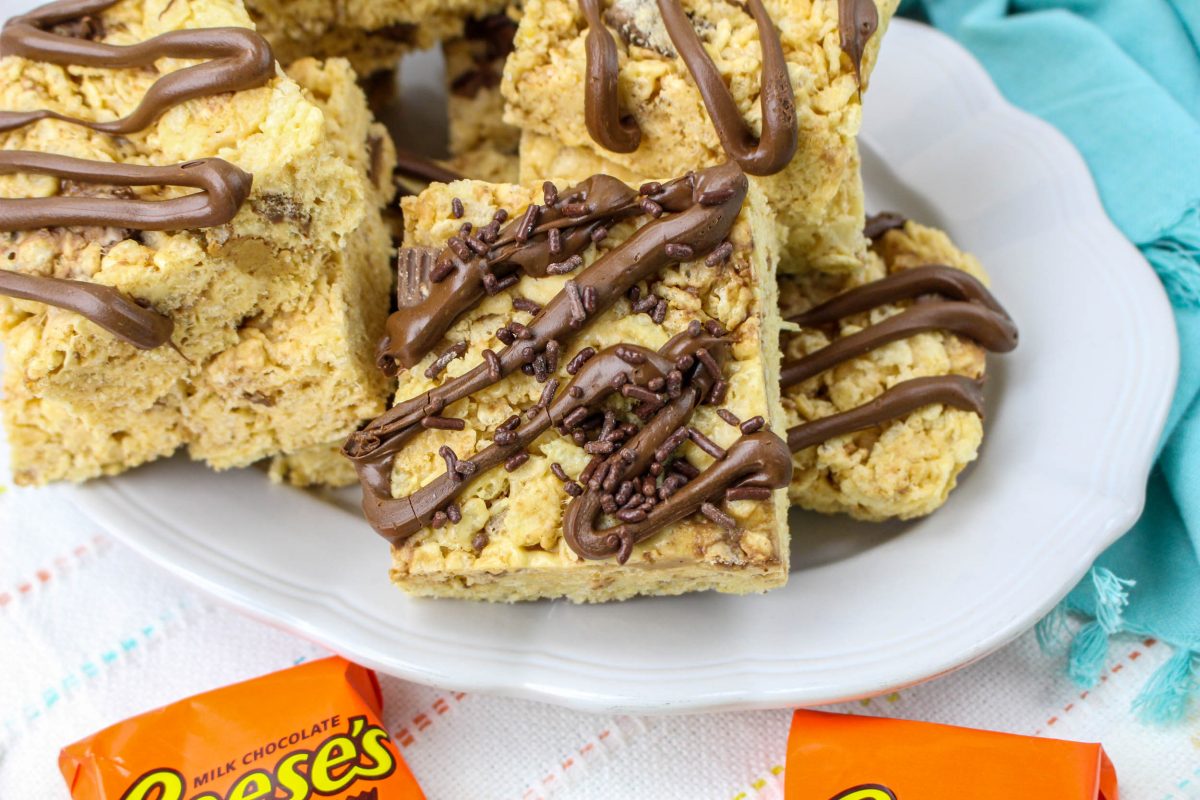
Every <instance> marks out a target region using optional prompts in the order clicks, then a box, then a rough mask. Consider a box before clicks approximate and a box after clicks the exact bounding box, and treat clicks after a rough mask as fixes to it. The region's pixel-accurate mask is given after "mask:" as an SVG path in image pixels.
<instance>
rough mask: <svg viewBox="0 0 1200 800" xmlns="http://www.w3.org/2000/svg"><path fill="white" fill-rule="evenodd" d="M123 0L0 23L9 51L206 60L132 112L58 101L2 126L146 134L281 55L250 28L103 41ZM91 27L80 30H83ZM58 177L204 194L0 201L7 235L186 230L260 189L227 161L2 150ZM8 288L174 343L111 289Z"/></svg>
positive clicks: (25, 284)
mask: <svg viewBox="0 0 1200 800" xmlns="http://www.w3.org/2000/svg"><path fill="white" fill-rule="evenodd" d="M115 2H116V0H60V1H59V2H56V3H50V4H48V5H45V6H42V7H41V8H38V9H35V10H33V11H31V12H29V13H27V14H23V15H21V16H17V17H13V18H11V19H10V20H8V22H7V23H5V25H4V28H3V30H2V31H0V56H19V57H22V58H28V59H33V60H39V61H45V62H49V63H52V64H60V65H79V66H86V67H105V68H112V69H121V68H143V69H147V68H153V67H154V65H155V62H156V61H157V60H158V59H160V58H186V59H207V61H205V63H201V64H196V65H193V66H190V67H186V68H184V69H181V70H178V71H176V72H172V73H170V74H168V75H165V76H163V77H162V78H160V79H159V80H158V81H156V82H155V83H154V85H153V86H151V87H150V89H149V90H148V91H147V92H146V96H145V97H144V98H142V101H141V102H140V103H139V104H138V106H137V108H136V109H134V111H133V112H132V113H131V114H129V115H128V116H126V117H123V118H121V119H118V120H110V121H107V122H96V121H88V120H82V119H76V118H74V117H68V116H65V115H63V114H60V113H58V112H55V111H51V110H49V109H40V110H35V111H0V132H3V131H9V130H14V129H16V128H20V127H22V126H25V125H29V124H31V123H34V122H37V121H38V120H43V119H54V120H59V121H62V122H67V123H71V124H75V125H83V126H85V127H88V128H91V129H92V130H96V131H100V132H103V133H109V134H125V133H132V132H134V131H139V130H143V129H144V128H146V127H147V126H149V125H151V124H152V123H153V122H154V121H155V120H156V119H158V118H159V117H160V116H161V115H162V114H163V113H164V112H165V111H166V110H167V109H169V108H171V107H173V106H176V105H178V104H180V103H183V102H186V101H188V100H191V99H194V98H197V97H201V96H208V95H214V94H220V93H224V92H236V91H240V90H242V89H249V88H253V87H256V86H262V85H264V84H266V83H267V82H268V81H270V80H271V78H272V77H273V76H274V74H275V60H274V57H273V56H272V54H271V48H270V46H269V45H268V44H267V42H266V40H265V39H263V38H262V37H261V36H259V35H258V34H257V33H255V32H254V31H252V30H249V29H246V28H209V29H202V30H181V31H171V32H168V33H164V34H162V35H160V36H156V37H154V38H152V39H149V40H147V41H145V42H140V43H138V44H133V45H127V46H117V45H110V44H105V43H103V42H97V41H94V40H93V36H94V37H95V38H98V37H99V36H101V35H102V34H103V25H102V23H101V21H100V20H99V17H96V16H94V15H98V14H99V13H100V12H102V11H104V10H106V9H108V8H110V7H111V6H113V5H114V4H115ZM77 30H78V31H82V32H84V33H86V34H88V35H86V36H83V37H80V36H75V35H72V34H73V33H75V32H76V31H77ZM22 172H24V173H34V174H41V175H53V176H55V177H58V178H62V179H67V180H72V181H76V182H80V183H89V184H97V183H101V184H115V185H117V186H188V187H194V188H197V189H200V190H201V191H199V192H196V193H194V194H190V195H185V196H183V197H177V198H173V199H170V200H158V201H151V200H140V199H137V198H134V197H69V196H57V197H37V198H0V231H18V230H30V229H34V228H48V227H60V226H73V225H82V226H89V225H97V226H105V227H114V228H125V229H134V230H182V229H186V228H201V227H211V226H216V225H223V224H225V223H226V222H228V221H229V220H231V219H232V218H233V217H234V215H236V214H237V212H238V209H239V208H241V205H242V203H243V202H245V200H246V198H247V196H249V194H250V185H251V176H250V175H249V174H248V173H246V172H243V171H242V170H240V169H238V168H237V167H235V166H233V165H232V164H230V163H228V162H227V161H223V160H221V159H219V158H211V159H199V160H196V161H189V162H187V163H184V164H178V165H174V166H168V167H149V166H142V165H133V164H128V165H126V164H114V163H110V162H102V161H87V160H83V159H78V158H70V157H67V156H59V155H53V154H49V153H39V152H26V151H20V150H12V151H0V175H8V174H13V173H22ZM0 293H4V294H8V295H12V296H14V297H22V298H25V299H30V300H39V301H41V302H44V303H48V304H50V305H54V306H58V307H60V308H65V309H69V310H72V311H76V312H78V313H79V314H81V315H83V316H84V317H87V318H88V319H90V320H92V321H93V322H95V323H96V324H97V325H100V326H101V327H103V328H105V329H106V330H108V331H109V332H111V333H112V334H113V335H114V336H117V337H118V338H120V339H122V340H124V341H127V342H129V343H130V344H132V345H134V346H136V347H139V348H143V349H149V348H153V347H158V346H159V345H162V344H165V343H167V342H169V341H170V337H171V331H172V327H173V323H172V322H171V320H170V319H169V318H168V317H165V316H163V315H160V314H158V313H157V312H154V311H152V310H150V309H146V308H143V307H142V306H140V305H138V304H137V303H135V302H134V301H133V300H131V299H130V298H128V297H126V296H124V295H122V294H121V293H120V292H118V291H116V290H115V289H113V288H111V287H108V286H93V285H90V284H86V283H80V282H78V281H68V280H62V279H57V278H48V277H39V276H30V275H22V274H18V273H7V272H5V273H0Z"/></svg>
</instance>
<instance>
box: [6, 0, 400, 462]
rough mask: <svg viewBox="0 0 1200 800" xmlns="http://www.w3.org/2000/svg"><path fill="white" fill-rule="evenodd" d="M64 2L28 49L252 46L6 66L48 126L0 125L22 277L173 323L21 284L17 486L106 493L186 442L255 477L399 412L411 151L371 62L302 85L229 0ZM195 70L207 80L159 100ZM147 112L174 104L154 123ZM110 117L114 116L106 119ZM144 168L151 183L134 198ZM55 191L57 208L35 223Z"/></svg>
mask: <svg viewBox="0 0 1200 800" xmlns="http://www.w3.org/2000/svg"><path fill="white" fill-rule="evenodd" d="M42 13H53V12H32V14H31V15H27V16H25V17H21V18H18V19H17V20H15V21H14V22H12V23H10V25H9V26H8V28H6V34H5V35H6V37H9V41H10V42H11V41H13V40H15V39H18V38H19V37H22V36H24V35H25V33H26V32H28V31H31V30H36V29H38V28H43V29H52V30H53V31H55V32H56V33H57V34H58V35H60V36H62V37H64V38H68V37H69V38H74V39H75V40H77V41H75V42H74V43H73V46H75V47H77V48H82V49H85V50H86V49H88V48H89V47H91V46H92V44H93V43H101V42H102V43H103V44H105V45H109V46H113V45H115V46H122V47H123V46H129V45H133V44H137V43H139V42H144V41H146V40H149V39H151V38H152V37H156V36H163V35H165V36H166V37H167V38H165V39H163V38H160V39H158V40H157V41H158V42H159V46H160V47H163V48H166V47H169V46H170V41H171V39H170V37H171V36H172V35H174V34H173V32H177V31H187V32H189V33H188V35H189V36H193V37H196V38H198V39H203V37H204V36H205V35H206V33H205V32H206V31H207V30H208V29H210V28H217V27H220V28H226V29H233V30H238V29H242V30H244V31H245V33H244V34H236V35H235V36H233V39H234V41H235V44H234V45H230V44H229V40H230V38H231V34H229V33H228V32H227V31H226V32H223V33H219V34H214V37H216V38H215V39H214V41H218V40H219V41H220V42H221V44H220V45H219V46H218V47H217V49H215V50H214V51H213V54H212V57H211V58H209V59H201V60H198V61H189V60H179V59H165V58H162V57H161V54H151V55H152V56H153V57H152V58H151V61H152V63H153V64H154V65H155V66H153V67H151V68H145V69H122V68H115V67H107V66H105V65H104V63H103V58H104V57H105V54H106V53H108V52H110V51H103V50H101V51H100V56H99V57H98V62H99V63H93V64H92V65H91V66H87V67H81V66H76V65H74V64H71V63H69V58H67V59H58V60H57V61H56V57H55V56H54V55H53V54H44V53H39V52H36V51H33V52H28V53H26V56H25V57H22V56H17V55H10V56H7V57H5V58H3V59H2V60H0V107H2V108H5V109H8V110H11V111H13V112H17V113H19V114H27V115H28V117H27V118H24V119H17V120H15V123H16V124H12V125H9V126H8V127H7V128H6V129H5V130H3V131H2V132H0V160H3V161H6V162H7V163H8V164H10V165H13V167H14V168H13V169H11V170H9V174H6V175H3V176H0V264H2V265H3V269H4V270H6V271H7V272H5V273H0V278H2V279H3V281H4V283H5V284H6V285H7V284H12V283H13V282H14V281H16V282H19V283H20V284H21V285H22V286H25V287H28V286H29V285H31V284H32V285H35V286H37V287H43V288H44V287H47V286H49V287H52V288H53V289H54V292H62V291H65V290H68V289H69V290H70V291H72V292H83V293H91V294H94V293H95V292H98V291H105V292H109V293H110V295H106V296H105V299H104V308H105V313H109V312H111V310H112V308H113V307H123V308H125V309H126V311H131V313H133V314H134V315H135V316H137V317H148V318H149V319H150V320H152V321H153V322H154V324H155V325H159V326H165V327H163V328H161V330H160V333H161V334H163V335H161V336H159V337H158V338H157V339H154V340H151V341H145V340H143V341H137V339H138V336H136V335H135V336H133V337H132V338H131V337H130V336H129V335H125V336H123V337H122V336H119V335H114V331H113V329H112V328H111V324H110V327H109V328H107V329H106V328H105V327H103V326H102V325H101V324H98V322H97V320H98V321H99V322H104V319H103V318H102V317H98V316H96V315H95V314H93V315H92V316H90V317H85V316H83V315H81V314H79V313H76V311H74V310H71V309H70V308H67V307H56V306H55V305H47V304H45V303H43V302H40V301H38V299H36V298H35V299H27V298H22V299H18V298H17V297H16V296H11V295H13V292H11V291H10V292H5V291H4V290H3V289H2V288H0V295H3V294H9V295H10V296H7V297H5V296H0V340H2V341H3V344H4V352H5V359H6V366H5V370H4V396H3V399H2V401H0V406H2V410H3V416H4V420H5V424H6V426H7V428H8V434H9V435H8V439H9V443H10V445H11V447H12V467H13V471H14V479H15V480H16V481H17V482H18V483H22V484H42V483H46V482H48V481H53V480H61V479H65V480H84V479H87V478H91V477H95V476H98V475H102V474H113V473H117V472H120V471H122V470H125V469H128V468H130V467H133V466H136V465H138V464H140V463H143V462H145V461H149V460H152V459H154V458H157V457H160V456H164V455H168V454H170V453H172V452H173V451H174V450H175V449H176V448H178V447H180V446H181V445H186V446H188V447H190V448H191V452H192V455H193V456H194V457H196V458H203V459H205V460H206V461H208V462H209V463H210V464H212V465H213V466H215V467H218V468H224V467H231V466H240V465H246V464H249V463H252V462H254V461H256V460H258V459H261V458H264V457H266V456H270V455H273V454H275V453H279V452H281V451H287V450H291V449H299V448H305V447H308V446H312V445H316V444H320V443H326V442H330V441H333V440H335V439H337V438H338V437H340V436H344V435H346V434H347V433H348V432H350V431H352V430H353V429H354V428H355V427H357V425H358V424H360V422H361V421H362V420H363V419H366V418H369V417H371V416H373V415H375V414H377V413H378V412H379V410H381V409H382V407H383V405H384V403H383V400H384V397H385V396H386V394H387V391H388V382H387V381H386V379H384V378H383V377H382V376H380V375H378V373H377V371H376V370H375V369H374V368H373V363H372V358H371V344H372V342H373V341H374V340H375V339H376V338H377V336H378V335H379V332H380V330H381V328H382V323H383V319H384V317H385V316H386V313H387V310H386V309H387V290H386V287H387V286H388V285H389V283H390V276H389V268H388V258H387V250H388V238H387V235H386V233H385V232H384V229H383V226H382V222H381V217H380V208H381V207H382V205H383V204H384V203H385V202H386V201H387V200H388V198H389V196H390V192H391V186H390V172H391V166H392V162H393V159H394V155H393V150H392V147H391V142H390V140H389V139H388V136H387V134H386V132H385V131H384V130H383V129H382V127H381V126H379V125H378V124H376V123H375V122H373V120H372V119H371V116H370V113H369V111H368V110H367V108H366V104H365V100H364V98H363V95H362V92H361V90H360V89H359V88H358V87H357V85H356V82H355V75H354V73H353V71H352V70H351V68H350V66H349V64H348V63H346V62H345V61H342V60H331V61H329V62H327V63H325V64H319V63H317V62H313V61H311V60H308V61H300V62H297V63H296V64H294V65H293V66H292V68H291V73H290V75H287V74H284V73H283V72H280V71H279V69H278V66H277V65H276V64H275V62H274V61H273V60H271V58H270V50H269V48H267V47H266V44H265V42H263V41H262V40H261V37H258V36H257V35H256V34H254V33H253V31H252V30H251V29H250V26H251V23H250V20H249V18H248V17H247V15H246V13H245V10H244V9H243V8H242V7H241V5H240V4H239V3H235V2H229V0H208V1H205V2H192V3H186V4H181V3H173V2H170V0H161V1H160V0H124V2H118V3H111V2H110V3H103V2H93V3H92V4H91V10H90V13H89V15H88V16H86V17H83V18H79V19H74V18H69V19H67V20H57V19H52V18H48V17H43V16H39V14H42ZM229 48H236V53H237V54H238V55H241V54H253V57H243V58H242V61H240V62H238V63H239V64H241V65H242V66H241V67H240V69H242V70H243V71H242V72H235V71H233V70H229V69H224V68H223V67H222V65H221V63H220V62H221V60H222V59H226V58H228V57H229V56H230V55H231V53H230V52H229ZM194 65H198V66H199V68H200V69H201V70H202V72H201V73H199V74H195V73H193V74H194V81H195V82H198V83H200V84H202V85H201V86H200V89H199V91H197V92H195V93H194V94H192V95H190V96H186V97H183V98H177V99H173V100H172V99H171V98H169V97H166V98H164V95H163V94H162V93H161V92H159V93H157V94H152V95H151V96H150V97H149V98H148V93H151V92H152V87H154V86H155V85H156V83H157V82H159V81H162V82H163V83H158V84H157V85H158V86H159V87H160V90H161V87H162V86H163V85H167V84H168V83H169V80H170V78H171V77H172V74H173V73H174V72H176V71H177V70H179V69H182V68H184V67H188V66H194ZM205 70H206V71H205ZM222 70H224V71H222ZM231 73H234V74H231ZM146 98H148V99H146ZM144 99H146V100H145V103H146V106H147V107H150V108H151V109H152V111H153V113H151V114H149V115H143V116H142V117H140V118H139V117H138V116H137V114H138V112H137V111H135V109H138V108H139V104H141V103H142V102H143V100H144ZM44 111H51V112H54V113H55V114H57V115H60V116H57V117H55V116H52V117H50V118H41V117H42V116H44V114H43V113H42V112H44ZM94 120H100V121H103V123H102V124H103V126H105V127H104V128H103V129H95V128H99V127H101V125H100V124H95V123H93V124H92V125H89V124H85V123H92V121H94ZM62 156H68V157H72V158H74V159H76V160H74V161H63V160H62V159H61V157H62ZM180 163H182V164H183V165H184V166H183V167H162V168H158V171H155V170H153V169H151V168H150V167H149V166H148V165H162V164H168V165H169V164H180ZM64 165H65V166H64ZM80 165H82V166H80ZM188 170H193V171H195V174H199V175H200V176H201V177H202V178H203V180H202V181H200V182H199V183H187V184H185V186H186V187H193V186H199V187H201V188H203V191H201V192H195V191H194V189H191V188H185V186H180V185H174V184H172V183H171V181H174V180H185V181H186V180H190V179H189V178H188V177H187V175H188V174H189V173H188ZM130 174H132V175H133V176H134V182H133V184H132V185H117V184H118V183H121V182H122V181H124V179H123V178H122V179H121V180H118V179H117V178H118V176H120V175H130ZM142 175H148V176H149V177H148V178H142V177H138V176H142ZM163 175H166V177H162V176H163ZM179 176H183V177H179ZM206 182H207V183H206ZM126 183H127V182H126ZM204 187H207V188H204ZM189 193H190V194H189ZM32 197H36V198H42V200H40V201H39V202H40V203H41V206H40V207H41V208H43V209H45V211H44V212H43V216H44V218H42V219H30V218H29V216H28V215H26V216H22V209H23V208H28V207H30V206H28V204H27V202H28V201H26V200H25V199H24V198H32ZM4 198H8V200H5V199H4ZM218 200H219V201H220V202H218ZM197 209H199V210H200V212H202V213H197ZM63 214H70V215H74V216H70V217H62V216H61V215H63ZM172 215H174V216H172ZM68 220H69V221H68ZM64 222H65V223H66V224H63V223H64ZM67 280H70V281H75V282H76V283H74V284H71V283H67V282H66V281H67ZM114 297H115V298H117V299H119V300H120V302H121V303H124V304H125V305H124V306H120V304H119V303H118V302H117V299H113V298H114ZM114 304H116V306H114ZM60 305H61V302H60ZM68 305H69V303H68ZM110 322H111V321H110ZM118 327H119V326H118ZM126 333H127V334H128V331H126ZM139 335H142V334H139Z"/></svg>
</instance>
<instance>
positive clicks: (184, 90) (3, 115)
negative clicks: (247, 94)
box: [0, 0, 275, 134]
mask: <svg viewBox="0 0 1200 800" xmlns="http://www.w3.org/2000/svg"><path fill="white" fill-rule="evenodd" d="M115 4H116V0H61V2H57V3H51V4H49V5H46V6H42V7H41V8H39V9H36V10H34V11H31V12H30V13H28V14H23V15H21V16H19V17H13V18H12V19H10V20H9V21H8V22H7V23H6V24H5V26H4V29H3V31H0V56H21V57H23V58H28V59H31V60H36V61H44V62H48V63H51V64H62V65H79V66H87V67H104V68H110V69H121V68H136V67H153V66H154V64H155V62H156V61H157V60H158V59H160V58H186V59H210V60H208V61H207V62H206V63H202V64H195V65H193V66H190V67H185V68H183V69H181V70H177V71H175V72H172V73H169V74H167V75H164V76H163V77H162V78H159V79H158V80H157V81H155V83H154V85H153V86H151V87H150V89H149V90H148V91H147V92H146V96H145V97H144V98H143V99H142V101H141V103H139V104H138V107H137V108H136V109H134V111H133V112H132V113H131V114H129V116H127V117H122V118H121V119H117V120H110V121H108V122H93V121H87V120H82V119H78V118H75V117H70V116H66V115H64V114H60V113H58V112H56V111H50V110H48V109H42V110H38V111H0V132H2V131H9V130H13V129H15V128H20V127H22V126H24V125H29V124H30V123H33V122H37V121H38V120H42V119H54V120H59V121H61V122H68V123H71V124H74V125H83V126H85V127H88V128H91V129H92V130H96V131H101V132H104V133H113V134H119V133H132V132H134V131H140V130H143V129H145V128H146V127H147V126H149V125H151V124H152V123H153V122H154V121H155V120H156V119H158V118H159V117H160V116H161V115H162V114H163V113H164V112H165V111H167V109H169V108H171V107H173V106H176V105H179V104H180V103H184V102H186V101H188V100H192V99H194V98H197V97H204V96H208V95H213V94H220V93H223V92H237V91H241V90H243V89H251V88H254V87H257V86H262V85H264V84H266V83H267V82H268V81H270V80H271V78H272V77H274V75H275V58H274V56H273V55H272V53H271V47H270V45H268V44H267V41H266V39H264V38H263V37H262V36H259V35H258V34H257V33H255V32H254V31H252V30H250V29H248V28H206V29H200V30H180V31H169V32H167V33H163V34H160V35H158V36H155V37H153V38H151V39H148V40H146V41H144V42H139V43H137V44H132V45H125V46H119V45H111V44H104V43H103V42H93V41H89V40H87V39H79V38H75V37H72V36H63V35H59V34H56V33H52V32H50V31H47V30H45V28H48V27H51V26H54V25H58V24H60V23H63V22H68V21H71V20H74V19H79V18H80V17H83V16H85V15H88V14H98V13H100V12H102V11H105V10H106V9H108V8H110V7H111V6H113V5H115Z"/></svg>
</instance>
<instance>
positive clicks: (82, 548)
mask: <svg viewBox="0 0 1200 800" xmlns="http://www.w3.org/2000/svg"><path fill="white" fill-rule="evenodd" d="M107 544H108V539H106V538H105V537H104V536H103V535H102V534H96V535H95V536H93V537H92V538H91V540H90V541H89V542H85V543H83V544H80V545H77V546H76V547H75V548H74V549H73V550H72V551H71V555H73V556H74V558H75V561H81V560H82V559H83V558H84V557H85V556H87V555H88V554H89V553H97V554H99V553H103V552H105V551H106V550H107V549H108V548H107V547H106V545H107ZM52 561H53V564H54V566H53V568H51V567H39V568H38V569H37V570H35V571H34V573H33V577H32V578H29V579H27V580H23V581H21V582H19V583H18V584H17V585H16V586H15V587H14V588H13V589H12V590H11V591H7V592H0V608H4V607H5V606H7V605H8V604H10V603H11V602H12V601H13V600H15V599H16V598H17V597H24V596H26V595H29V594H32V593H33V590H34V589H35V588H37V587H39V586H44V585H46V584H47V583H50V582H51V580H53V578H54V577H55V575H62V574H64V573H66V572H67V571H68V570H69V569H71V566H72V564H71V559H70V558H69V557H67V556H65V555H58V556H55V557H54V558H53V559H52Z"/></svg>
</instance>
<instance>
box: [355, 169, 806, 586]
mask: <svg viewBox="0 0 1200 800" xmlns="http://www.w3.org/2000/svg"><path fill="white" fill-rule="evenodd" d="M743 200H744V202H743ZM402 202H403V210H404V218H405V247H404V248H403V249H402V250H401V252H400V272H399V289H398V302H399V306H400V308H399V310H398V311H397V312H396V313H395V314H393V315H392V317H391V318H390V319H389V321H388V334H387V337H386V338H385V339H384V341H383V342H382V343H381V346H380V349H379V354H378V355H379V362H380V364H381V366H383V367H384V368H385V369H386V370H387V371H389V372H395V373H398V374H399V388H398V391H397V395H396V397H397V400H398V402H397V404H396V405H395V407H393V408H392V409H391V410H390V411H389V412H387V413H386V414H384V415H383V416H381V417H379V418H378V419H376V420H375V421H373V422H372V423H370V424H369V425H367V426H366V427H365V428H364V429H363V430H362V431H360V432H358V433H357V434H355V435H354V436H352V437H351V438H350V440H349V441H348V442H347V444H346V447H345V452H346V454H347V456H348V457H349V458H350V459H351V460H352V461H353V462H354V463H355V466H356V468H357V469H358V471H359V477H360V479H361V480H362V483H363V490H364V491H363V494H364V497H363V509H364V512H365V513H366V516H367V518H368V520H369V521H370V522H371V523H372V525H373V526H374V527H375V528H376V530H377V531H379V532H380V533H381V534H383V535H384V536H385V537H386V538H388V539H389V540H390V541H391V542H392V543H393V557H394V559H393V569H392V578H393V580H394V581H395V583H396V584H398V585H399V586H400V587H401V588H402V589H404V590H405V591H407V592H410V593H413V594H418V595H432V596H443V597H462V598H469V599H477V600H492V601H517V600H532V599H536V598H542V597H560V596H561V597H568V598H570V599H572V600H574V601H577V602H580V601H587V602H597V601H606V600H621V599H625V598H628V597H631V596H633V595H637V594H680V593H683V592H689V591H697V590H703V589H716V590H718V591H722V592H731V593H746V592H758V591H763V590H766V589H770V588H772V587H776V586H780V585H782V584H783V583H784V582H785V581H786V578H787V563H788V561H787V558H788V551H787V542H788V539H787V532H786V528H785V525H786V516H787V515H786V510H787V509H786V497H785V496H784V492H783V491H777V490H778V489H781V488H782V487H785V486H786V485H787V483H788V478H789V476H790V470H791V457H790V453H789V452H788V450H787V447H786V445H785V443H784V442H783V440H782V439H781V438H780V437H779V436H778V435H777V434H776V433H775V432H774V431H777V430H779V431H781V430H782V428H781V427H779V423H780V421H781V417H780V408H779V401H778V369H777V365H778V359H779V352H778V347H777V336H778V317H777V298H776V284H775V280H774V264H775V261H776V259H777V258H778V253H779V244H778V241H777V239H776V228H775V226H774V225H773V224H772V223H771V220H770V217H769V213H768V209H767V204H766V200H765V198H764V197H763V195H762V193H761V191H759V190H758V189H757V188H756V187H754V186H750V185H749V184H748V182H747V181H746V179H745V177H744V176H743V174H742V173H741V171H740V170H739V169H738V167H737V166H736V165H734V164H726V165H723V166H720V167H715V168H710V169H706V170H702V171H700V172H697V173H691V174H689V175H688V176H686V177H683V178H680V179H678V180H674V181H670V182H667V183H663V184H657V183H656V184H650V185H647V186H643V187H642V188H641V190H640V192H639V190H637V189H633V188H630V187H628V186H626V185H625V184H623V183H621V182H620V181H617V180H615V179H613V178H611V177H609V176H604V175H597V176H593V177H591V178H589V179H588V180H585V181H584V182H582V183H581V184H579V185H577V186H574V187H570V188H568V187H566V186H555V185H554V184H553V183H550V182H547V183H546V184H545V185H544V187H541V188H535V187H531V186H515V185H495V184H486V183H480V182H473V181H460V182H456V183H451V184H448V185H446V184H435V185H433V186H431V187H430V188H429V189H428V190H426V191H425V192H423V193H422V194H421V195H419V196H417V197H406V198H404V200H403V201H402Z"/></svg>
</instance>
